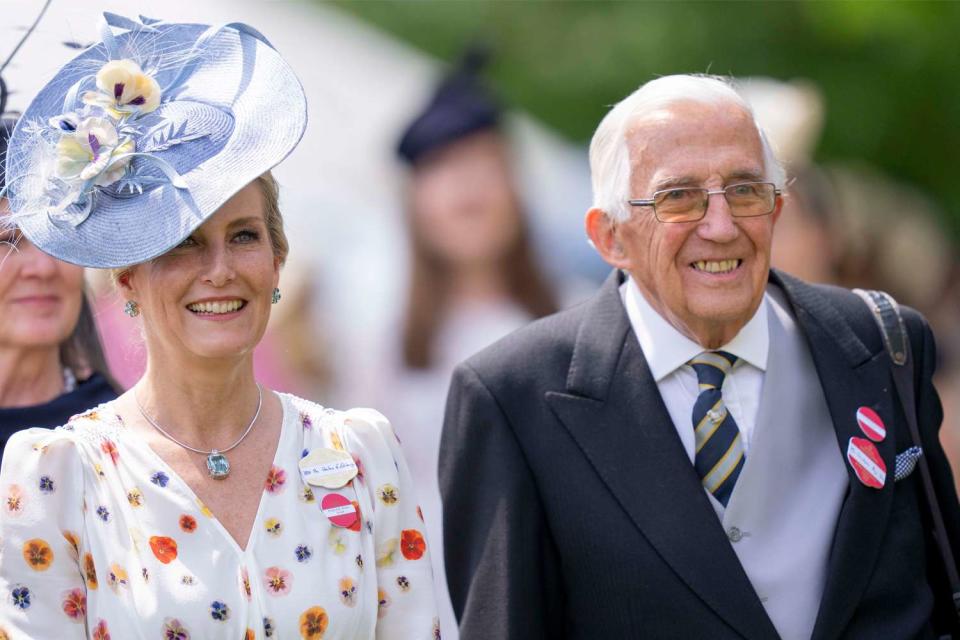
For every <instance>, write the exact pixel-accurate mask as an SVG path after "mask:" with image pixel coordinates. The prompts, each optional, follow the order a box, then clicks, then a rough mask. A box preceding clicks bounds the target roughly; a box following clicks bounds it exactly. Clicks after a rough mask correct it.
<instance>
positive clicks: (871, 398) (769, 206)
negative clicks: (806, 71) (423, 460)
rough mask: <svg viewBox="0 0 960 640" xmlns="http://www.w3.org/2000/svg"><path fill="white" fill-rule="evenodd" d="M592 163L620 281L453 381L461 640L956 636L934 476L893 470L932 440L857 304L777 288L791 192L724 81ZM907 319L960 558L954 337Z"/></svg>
mask: <svg viewBox="0 0 960 640" xmlns="http://www.w3.org/2000/svg"><path fill="white" fill-rule="evenodd" d="M590 162H591V169H592V173H593V185H594V199H595V201H594V207H593V208H591V209H590V210H589V211H588V212H587V214H586V231H587V234H588V236H589V237H590V240H591V241H592V242H593V244H594V246H595V247H596V249H597V251H599V253H600V255H601V256H602V257H603V259H604V260H606V261H607V262H608V263H610V264H611V265H612V266H613V267H615V271H614V273H613V274H612V275H611V276H610V278H609V279H608V280H607V282H606V284H605V285H604V286H603V287H602V289H601V290H600V291H599V292H598V293H597V294H596V296H595V297H594V298H593V299H592V300H590V301H588V302H587V303H585V304H583V305H581V306H579V307H577V308H575V309H572V310H569V311H565V312H562V313H560V314H557V315H554V316H551V317H549V318H546V319H544V320H541V321H539V322H537V323H534V324H532V325H530V326H529V327H527V328H525V329H522V330H521V331H519V332H517V333H514V334H513V335H511V336H509V337H508V338H506V339H504V340H502V341H501V342H499V343H497V344H495V345H494V346H493V347H490V348H489V349H487V350H485V351H483V352H481V353H480V354H478V355H476V356H474V357H473V358H471V359H470V360H468V361H467V362H465V363H464V364H462V365H460V367H459V368H458V369H457V371H456V373H455V375H454V379H453V383H452V387H451V390H450V396H449V400H448V405H447V416H446V421H445V424H444V434H443V442H442V449H441V456H440V459H441V469H440V475H441V487H442V490H443V498H444V529H445V532H446V541H445V544H446V565H447V575H448V581H449V585H450V591H451V596H452V599H453V603H454V608H455V609H456V611H457V615H458V617H459V619H460V624H461V635H462V637H463V638H465V639H466V640H471V639H473V638H485V639H487V638H516V639H524V640H526V639H531V638H551V639H553V638H585V639H586V638H589V639H595V638H617V639H620V638H709V639H711V640H714V639H721V638H756V639H761V638H777V637H782V638H789V639H793V638H811V637H813V638H839V637H843V638H914V637H931V636H934V635H935V634H936V633H947V632H949V627H948V626H947V627H944V626H942V625H949V624H950V621H949V614H950V612H951V609H952V603H950V602H948V600H949V591H948V590H947V589H946V587H945V586H944V584H943V583H944V581H945V578H944V577H943V576H942V573H943V562H942V561H940V560H939V556H938V555H937V549H936V547H935V545H934V544H933V542H932V540H931V536H930V534H929V525H928V517H927V514H928V508H927V506H926V504H925V503H924V502H923V493H922V490H921V485H920V480H919V479H918V476H919V475H920V474H919V473H913V474H907V473H900V474H896V475H895V473H894V468H895V462H896V460H897V456H898V454H902V453H903V452H904V450H906V449H908V448H909V447H910V446H911V442H910V438H909V432H908V429H907V425H906V421H905V418H904V416H905V414H904V408H903V406H902V405H901V403H900V402H899V400H898V399H897V398H896V396H895V395H894V394H893V391H892V389H893V387H892V383H891V365H890V360H889V359H888V357H887V355H886V353H885V351H884V346H883V343H882V339H881V335H880V332H879V330H878V329H877V327H876V325H875V323H874V321H873V319H872V315H871V313H870V312H869V310H868V309H867V307H866V305H865V304H864V303H863V301H862V300H861V299H860V298H859V297H857V296H856V295H854V294H853V293H851V292H849V291H845V290H840V289H836V288H828V287H822V286H812V285H808V284H805V283H803V282H800V281H798V280H796V279H794V278H792V277H790V276H788V275H786V274H783V273H778V272H776V271H771V270H770V245H771V238H772V235H773V228H774V225H775V223H776V221H777V218H778V216H779V214H780V209H781V205H782V198H783V194H782V190H783V188H784V175H783V170H782V168H781V167H780V166H779V165H778V163H777V161H776V159H775V157H774V156H773V154H772V152H771V150H770V148H769V145H768V144H767V143H766V141H765V139H764V137H763V135H762V133H761V132H760V130H759V128H758V126H757V124H756V123H755V121H754V119H753V116H752V114H751V111H750V108H749V106H748V105H747V104H746V103H744V101H743V100H742V99H741V98H740V97H739V96H738V95H737V93H736V92H735V91H734V90H733V89H732V88H731V87H730V86H729V85H728V84H726V83H725V82H724V81H722V80H720V79H716V78H710V77H695V76H669V77H664V78H660V79H657V80H654V81H652V82H649V83H647V84H646V85H644V86H642V87H641V88H640V89H639V90H637V91H636V92H635V93H633V94H632V95H630V96H629V97H628V98H626V99H625V100H623V101H622V102H621V103H619V104H618V105H617V106H616V107H614V108H613V109H612V110H611V111H610V113H609V114H608V115H607V116H606V117H605V118H604V120H603V121H602V122H601V124H600V127H599V128H598V129H597V132H596V134H595V135H594V138H593V142H592V144H591V148H590ZM904 314H905V320H906V324H907V328H908V331H909V334H910V338H911V343H912V345H913V353H914V354H915V356H916V363H915V367H916V376H915V380H916V385H915V393H916V404H917V409H916V412H917V417H918V421H919V423H920V427H921V431H922V435H923V439H924V440H923V455H924V456H926V458H927V460H928V462H929V465H930V468H931V470H932V475H933V479H934V485H935V487H936V490H937V492H938V494H939V498H940V504H941V508H942V509H943V511H944V515H945V519H946V521H947V529H948V531H949V536H948V537H949V538H950V539H951V540H952V541H954V542H956V541H957V540H958V539H960V508H958V505H957V497H956V493H955V491H954V489H953V482H952V478H951V474H950V469H949V467H948V465H947V461H946V459H945V457H944V455H943V451H942V449H941V448H940V446H939V444H938V441H937V430H938V428H939V425H940V420H941V416H942V414H941V410H940V404H939V400H938V398H937V395H936V392H935V391H934V388H933V386H932V384H931V375H932V373H933V368H934V347H933V338H932V336H931V334H930V331H929V329H928V328H927V325H926V323H925V321H924V320H923V318H922V317H920V316H919V314H917V313H915V312H912V311H909V310H904ZM865 459H869V461H868V462H866V463H865V462H864V460H865ZM900 459H901V460H903V458H900ZM871 465H872V466H871ZM907 466H908V465H907ZM865 468H867V469H866V471H865ZM954 546H956V545H954Z"/></svg>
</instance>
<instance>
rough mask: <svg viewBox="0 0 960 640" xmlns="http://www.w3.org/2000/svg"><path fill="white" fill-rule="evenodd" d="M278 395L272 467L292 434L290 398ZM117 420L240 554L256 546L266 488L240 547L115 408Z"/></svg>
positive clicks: (193, 492) (189, 488)
mask: <svg viewBox="0 0 960 640" xmlns="http://www.w3.org/2000/svg"><path fill="white" fill-rule="evenodd" d="M271 393H273V394H274V395H276V396H277V399H278V400H280V409H281V411H280V437H279V438H277V449H276V451H274V452H273V459H272V462H271V467H270V468H271V469H272V468H273V467H276V466H277V462H278V461H279V457H280V453H281V451H283V449H284V444H285V441H286V439H287V436H288V431H289V429H288V427H287V419H288V417H289V411H288V408H287V400H286V398H284V397H283V395H282V394H280V393H277V392H276V391H272V392H271ZM111 413H112V414H113V419H114V420H115V421H116V424H117V426H119V427H120V428H119V429H117V432H118V433H119V434H122V435H123V436H124V437H130V438H133V439H134V440H135V442H136V443H138V444H141V445H143V448H144V449H146V450H147V452H148V454H147V455H149V456H151V457H153V459H154V462H155V463H156V464H157V465H159V466H160V467H161V471H163V472H164V473H166V474H167V475H168V477H169V478H170V480H171V482H173V483H175V484H176V485H177V486H178V487H180V490H181V492H182V493H183V494H184V497H186V498H189V499H190V500H192V501H193V505H194V508H195V509H197V511H199V512H200V515H202V516H204V517H205V518H207V519H208V520H210V521H212V522H213V524H214V528H216V529H217V530H219V531H220V534H221V535H222V536H223V537H224V538H226V540H227V542H228V543H229V544H230V546H231V548H232V549H233V550H234V552H236V554H237V555H240V556H242V555H246V553H247V551H248V550H249V549H250V548H251V547H252V546H253V543H254V538H255V537H256V536H257V533H258V531H259V529H260V527H258V525H259V523H260V517H261V515H262V512H263V508H264V507H263V503H264V501H265V500H266V496H267V491H266V489H265V488H262V487H261V489H260V500H259V501H258V502H257V512H256V514H254V516H253V522H252V523H251V524H250V531H249V532H248V533H247V544H246V545H245V546H243V547H241V546H240V543H239V542H237V539H236V538H234V537H233V534H232V533H230V531H228V530H227V528H226V527H225V526H223V523H222V522H220V518H218V517H217V516H216V514H215V513H213V511H211V510H210V507H208V506H207V503H206V502H204V501H203V500H201V499H200V496H198V495H197V492H196V491H194V490H193V487H191V486H190V484H189V483H188V482H187V481H186V480H184V479H183V477H182V476H181V475H180V474H179V473H177V472H176V471H175V470H174V469H173V467H171V466H170V465H169V464H167V461H166V460H164V459H163V458H162V457H161V456H160V454H158V453H157V452H156V451H154V450H153V447H151V446H150V444H149V443H148V442H147V441H146V439H144V438H141V437H140V436H138V435H137V434H135V433H133V432H132V431H130V430H129V429H127V428H126V426H125V425H124V423H123V419H122V418H121V417H120V415H119V414H118V413H117V412H116V410H115V409H114V410H113V411H112V412H111ZM204 509H206V510H207V511H208V512H209V513H210V515H209V516H208V515H206V514H205V513H203V510H204Z"/></svg>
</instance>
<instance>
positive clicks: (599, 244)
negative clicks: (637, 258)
mask: <svg viewBox="0 0 960 640" xmlns="http://www.w3.org/2000/svg"><path fill="white" fill-rule="evenodd" d="M583 223H584V227H585V229H586V231H587V237H588V238H590V244H592V245H593V248H594V249H596V250H597V253H599V254H600V257H601V258H603V260H604V261H605V262H607V263H608V264H609V265H611V266H614V267H617V268H619V269H626V268H627V267H628V266H629V262H630V261H629V260H628V259H627V256H626V253H625V252H624V250H623V245H622V244H621V240H620V230H619V228H618V227H617V223H616V222H614V221H613V220H612V219H611V218H610V216H608V215H607V212H606V211H604V210H603V209H598V208H596V207H593V208H592V209H590V210H589V211H587V215H586V216H585V217H584V220H583Z"/></svg>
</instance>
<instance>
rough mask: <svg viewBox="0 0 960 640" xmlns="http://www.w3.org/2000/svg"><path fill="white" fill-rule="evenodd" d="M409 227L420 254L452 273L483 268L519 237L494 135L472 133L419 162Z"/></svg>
mask: <svg viewBox="0 0 960 640" xmlns="http://www.w3.org/2000/svg"><path fill="white" fill-rule="evenodd" d="M411 204H412V210H413V213H412V216H413V219H412V224H413V225H414V233H415V234H417V236H418V237H419V239H420V241H421V242H422V243H423V245H424V248H425V249H426V250H427V252H428V253H429V254H431V255H432V256H433V257H434V258H436V259H439V260H441V261H443V262H445V263H447V264H448V265H450V266H453V267H458V266H460V267H471V266H485V265H488V264H490V263H494V262H496V261H497V260H498V259H499V258H500V257H502V256H503V255H504V254H505V253H506V252H507V250H508V249H509V248H510V247H511V245H512V244H513V243H514V242H515V240H516V238H517V236H518V234H519V219H518V215H519V213H518V210H517V197H516V193H515V191H514V187H513V182H512V180H511V177H510V165H509V162H508V160H507V149H506V147H505V144H504V142H503V140H502V138H501V137H500V135H499V134H497V133H495V132H481V133H476V134H473V135H471V136H468V137H466V138H463V139H461V140H458V141H456V142H453V143H451V144H448V145H446V146H444V147H441V148H439V149H436V150H434V151H431V152H430V153H428V154H427V155H426V156H425V157H424V158H421V159H420V160H419V161H418V162H417V165H416V167H415V169H414V176H413V185H412V191H411Z"/></svg>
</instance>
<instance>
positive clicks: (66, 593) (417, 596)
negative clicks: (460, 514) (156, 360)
mask: <svg viewBox="0 0 960 640" xmlns="http://www.w3.org/2000/svg"><path fill="white" fill-rule="evenodd" d="M279 395H280V398H281V401H282V404H283V415H284V417H283V427H282V430H281V434H280V443H279V446H278V448H277V453H276V457H275V459H274V463H273V467H272V468H271V470H270V473H269V475H268V477H267V478H266V479H265V482H264V491H263V494H262V496H261V501H260V506H259V509H258V511H257V515H256V519H255V522H254V528H253V532H252V533H251V535H250V540H249V542H248V543H247V548H246V549H245V550H244V549H240V547H239V546H238V545H237V544H236V542H235V541H234V539H233V538H232V537H231V536H230V534H229V533H227V531H226V530H225V529H224V528H223V526H222V525H221V524H220V523H219V522H218V521H217V520H216V519H215V518H214V517H213V516H212V514H211V512H210V511H209V510H208V509H207V508H206V507H205V506H204V505H203V504H202V503H201V502H200V501H199V500H198V499H197V497H196V495H195V494H194V493H193V491H192V490H191V489H190V487H189V486H187V485H186V483H184V482H183V481H182V480H181V479H180V478H179V477H178V476H177V474H176V473H174V472H173V471H172V470H171V469H170V467H168V466H167V465H166V464H165V463H164V462H163V460H161V459H160V458H159V457H158V456H157V455H156V454H155V453H154V452H153V450H152V449H150V448H149V447H148V446H147V445H146V444H145V443H144V442H143V440H141V439H140V438H138V437H136V436H135V435H134V434H132V433H130V432H128V431H127V430H126V429H125V428H124V426H123V424H122V422H121V421H120V419H119V417H118V416H117V414H116V413H115V411H114V409H113V404H112V403H107V404H104V405H101V406H99V407H97V408H96V409H94V410H92V411H89V412H87V413H85V414H82V415H80V416H76V417H75V418H73V419H72V420H71V421H70V422H69V423H68V424H67V425H66V426H64V427H60V428H58V429H56V430H54V431H48V430H45V429H30V430H28V431H24V432H21V433H19V434H17V435H15V436H14V437H13V438H12V439H11V440H10V441H9V443H8V445H7V448H6V452H5V455H4V458H3V470H2V473H0V500H2V503H0V536H2V539H0V598H2V601H0V640H2V639H6V638H10V639H20V638H30V639H31V640H44V639H47V638H50V639H56V640H68V639H71V638H95V639H97V640H106V639H107V638H112V639H113V640H132V639H136V638H144V639H154V638H156V639H162V640H188V639H191V638H192V639H193V640H201V639H204V640H206V639H210V640H215V639H220V638H228V639H229V640H241V639H242V640H247V639H258V640H259V639H261V638H278V639H283V640H286V639H288V638H309V639H317V638H326V639H329V638H344V639H349V640H355V639H362V638H399V639H403V640H406V639H411V640H412V639H416V638H423V639H425V640H427V639H430V638H434V637H438V635H439V634H438V631H437V620H436V605H435V601H434V594H433V588H432V577H431V570H430V560H429V557H428V552H427V543H426V540H425V536H424V534H423V531H424V525H423V521H422V518H421V517H420V515H419V514H420V509H419V507H417V505H416V503H415V502H413V501H412V496H413V490H412V487H411V486H410V476H409V473H408V471H407V467H406V463H405V462H404V460H403V456H402V454H401V452H400V447H399V443H398V441H397V439H396V436H395V435H394V433H393V430H392V428H391V426H390V424H389V423H388V422H387V420H386V419H385V418H384V417H383V416H382V415H380V414H379V413H377V412H376V411H373V410H370V409H352V410H349V411H344V412H340V411H333V410H330V409H323V408H322V407H320V406H318V405H316V404H314V403H311V402H307V401H305V400H302V399H300V398H296V397H294V396H290V395H287V394H279ZM319 447H323V448H328V449H337V450H341V451H344V450H345V451H347V452H349V453H350V454H351V455H352V457H353V459H354V460H355V461H356V464H357V467H358V470H359V473H358V475H357V476H356V477H355V478H354V479H353V480H352V481H350V482H349V483H348V484H346V485H345V486H342V487H340V488H335V489H326V488H322V487H318V486H310V485H308V484H305V483H304V481H303V478H302V476H301V472H300V469H299V466H298V461H299V460H300V459H301V458H302V457H304V456H306V455H307V454H308V453H309V452H311V451H313V450H315V449H316V448H319ZM330 493H338V494H341V496H343V498H345V499H347V500H349V501H350V502H351V503H352V504H353V505H354V506H355V507H356V509H357V510H358V511H359V514H360V517H359V518H357V519H355V521H354V522H353V523H351V524H350V525H349V526H336V525H334V524H333V523H332V522H331V520H329V519H328V518H327V517H326V516H325V515H324V513H323V512H322V510H321V507H320V504H321V502H322V500H323V499H324V497H325V496H326V495H327V494H330ZM340 502H344V500H342V499H341V500H340ZM348 510H349V508H348ZM341 522H342V521H341Z"/></svg>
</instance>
